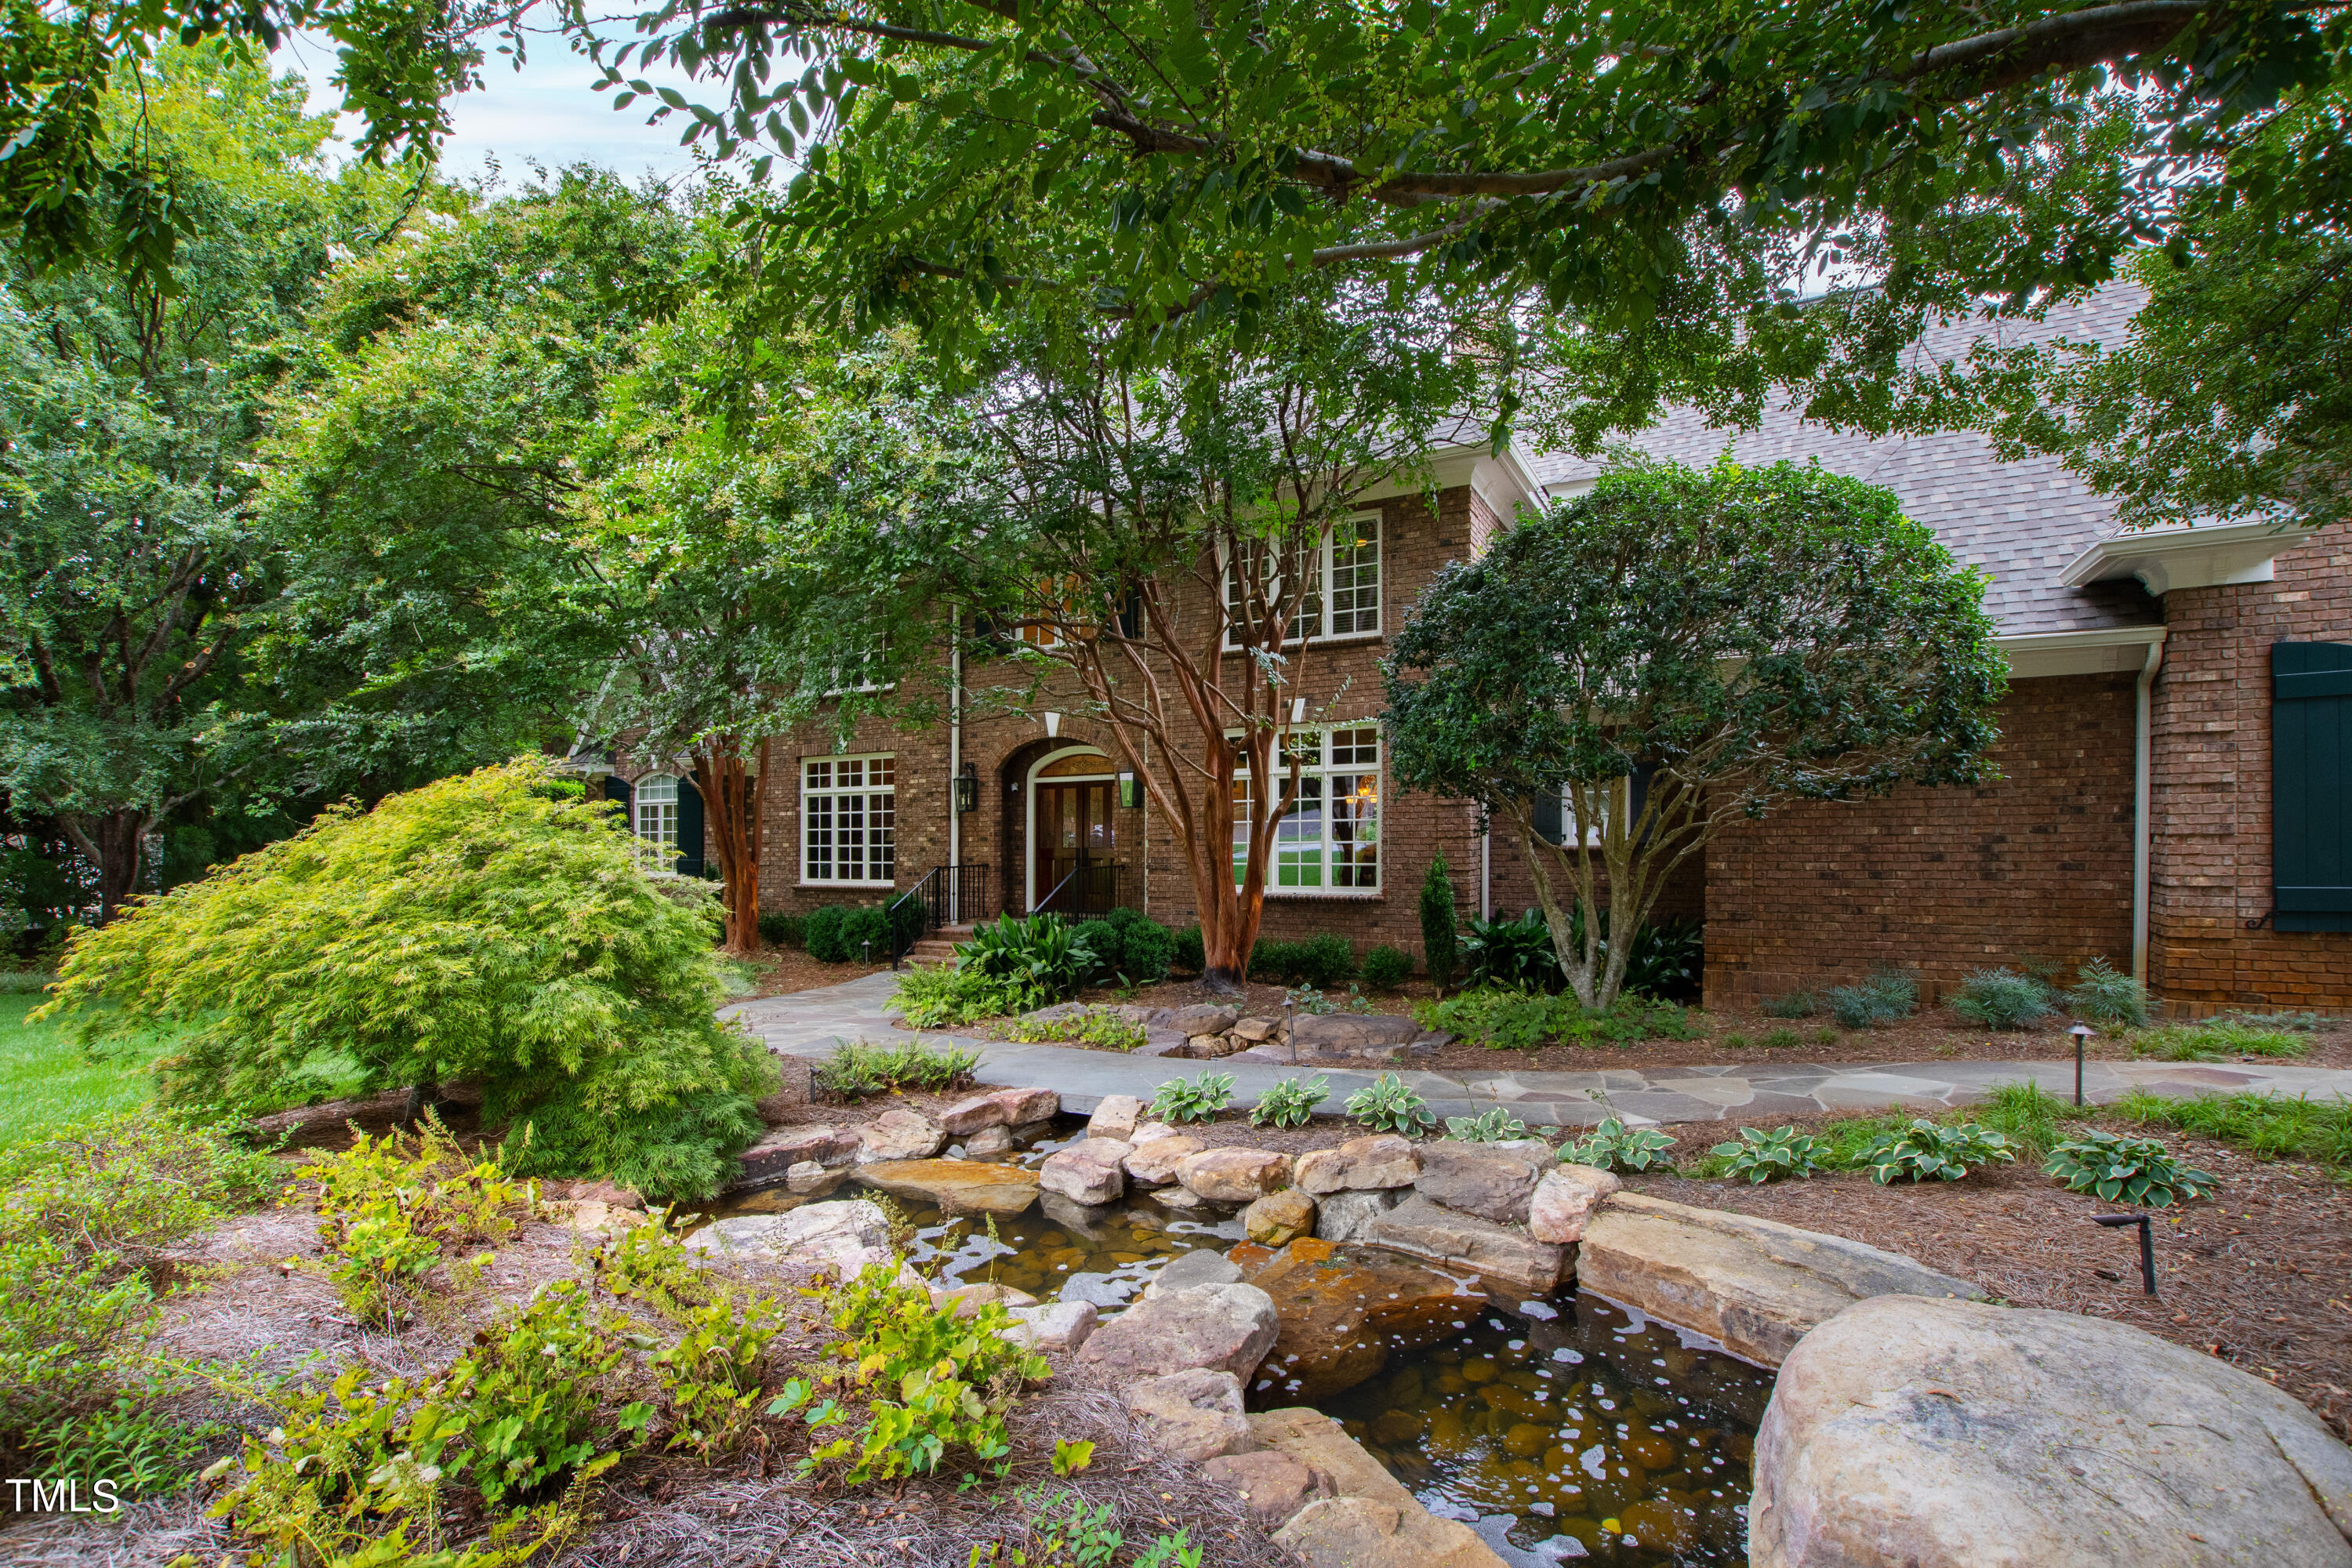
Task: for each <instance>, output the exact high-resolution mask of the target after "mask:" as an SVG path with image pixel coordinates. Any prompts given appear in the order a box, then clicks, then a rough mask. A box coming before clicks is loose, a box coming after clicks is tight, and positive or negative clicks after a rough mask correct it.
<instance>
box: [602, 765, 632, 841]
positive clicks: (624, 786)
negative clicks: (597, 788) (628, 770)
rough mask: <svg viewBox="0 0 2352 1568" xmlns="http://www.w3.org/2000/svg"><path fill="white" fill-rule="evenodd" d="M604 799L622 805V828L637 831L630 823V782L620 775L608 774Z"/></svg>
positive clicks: (605, 778) (605, 781)
mask: <svg viewBox="0 0 2352 1568" xmlns="http://www.w3.org/2000/svg"><path fill="white" fill-rule="evenodd" d="M604 798H605V799H606V800H617V801H619V802H620V803H621V823H622V826H625V827H628V828H630V829H631V830H632V831H635V824H634V823H631V822H630V821H629V781H628V780H626V779H625V778H623V777H621V776H620V775H619V774H618V773H606V774H605V775H604Z"/></svg>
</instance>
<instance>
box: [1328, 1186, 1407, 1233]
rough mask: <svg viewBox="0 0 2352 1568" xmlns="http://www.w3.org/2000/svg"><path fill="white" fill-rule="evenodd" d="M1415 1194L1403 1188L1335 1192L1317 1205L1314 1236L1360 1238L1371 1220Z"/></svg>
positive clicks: (1368, 1227) (1367, 1231)
mask: <svg viewBox="0 0 2352 1568" xmlns="http://www.w3.org/2000/svg"><path fill="white" fill-rule="evenodd" d="M1411 1196H1412V1192H1411V1191H1410V1190H1408V1189H1406V1188H1403V1187H1386V1188H1381V1189H1378V1190H1375V1191H1372V1192H1369V1193H1333V1194H1331V1195H1330V1196H1329V1197H1328V1198H1325V1199H1323V1200H1322V1201H1321V1202H1320V1203H1318V1204H1317V1205H1315V1235H1316V1238H1317V1239H1318V1240H1320V1241H1361V1240H1365V1239H1367V1238H1368V1237H1369V1236H1370V1231H1371V1228H1372V1222H1373V1221H1374V1220H1376V1219H1378V1218H1380V1216H1381V1215H1384V1214H1386V1213H1388V1212H1389V1210H1391V1209H1392V1208H1394V1207H1396V1206H1397V1205H1399V1204H1401V1203H1402V1202H1404V1201H1405V1199H1407V1198H1409V1197H1411Z"/></svg>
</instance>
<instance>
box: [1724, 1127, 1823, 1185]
mask: <svg viewBox="0 0 2352 1568" xmlns="http://www.w3.org/2000/svg"><path fill="white" fill-rule="evenodd" d="M1708 1152H1709V1153H1712V1154H1715V1155H1717V1156H1719V1157H1721V1158H1723V1159H1726V1160H1728V1161H1730V1162H1731V1163H1730V1164H1729V1166H1728V1167H1727V1168H1726V1170H1725V1171H1724V1174H1725V1175H1727V1176H1745V1177H1747V1178H1748V1180H1749V1181H1751V1182H1756V1183H1763V1182H1777V1181H1779V1180H1780V1179H1781V1178H1782V1177H1783V1176H1811V1175H1812V1174H1813V1173H1815V1172H1817V1171H1819V1170H1820V1169H1821V1168H1822V1163H1821V1154H1822V1141H1821V1140H1820V1139H1818V1138H1816V1137H1814V1136H1812V1135H1811V1133H1809V1132H1800V1131H1797V1130H1796V1129H1795V1128H1794V1127H1776V1128H1774V1129H1773V1130H1772V1131H1769V1132H1759V1131H1756V1129H1754V1128H1753V1127H1743V1128H1741V1129H1740V1130H1739V1142H1737V1143H1717V1145H1716V1146H1715V1147H1714V1148H1713V1149H1711V1150H1709V1151H1708Z"/></svg>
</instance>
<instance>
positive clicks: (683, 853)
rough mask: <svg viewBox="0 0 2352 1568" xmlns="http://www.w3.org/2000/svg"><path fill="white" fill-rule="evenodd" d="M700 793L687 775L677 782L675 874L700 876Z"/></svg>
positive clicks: (701, 847)
mask: <svg viewBox="0 0 2352 1568" xmlns="http://www.w3.org/2000/svg"><path fill="white" fill-rule="evenodd" d="M702 850H703V845H702V792H701V791H700V790H698V789H697V788H695V786H694V776H693V775H692V774H691V773H689V774H687V775H686V776H684V777H682V778H680V779H679V780H678V781H677V874H678V875H679V876H681V877H699V876H701V875H702Z"/></svg>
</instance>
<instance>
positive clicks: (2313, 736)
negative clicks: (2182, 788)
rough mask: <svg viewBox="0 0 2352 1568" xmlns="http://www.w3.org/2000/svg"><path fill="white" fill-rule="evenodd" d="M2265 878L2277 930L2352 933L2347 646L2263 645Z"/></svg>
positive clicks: (2351, 665)
mask: <svg viewBox="0 0 2352 1568" xmlns="http://www.w3.org/2000/svg"><path fill="white" fill-rule="evenodd" d="M2271 880H2272V882H2273V886H2274V887H2275V889H2276V897H2275V904H2274V907H2275V908H2276V910H2277V914H2276V915H2275V916H2274V917H2273V921H2272V923H2273V925H2275V926H2276V927H2277V928H2278V929H2279V930H2280V931H2352V644H2345V643H2324V642H2283V643H2273V644H2272V645H2271Z"/></svg>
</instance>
